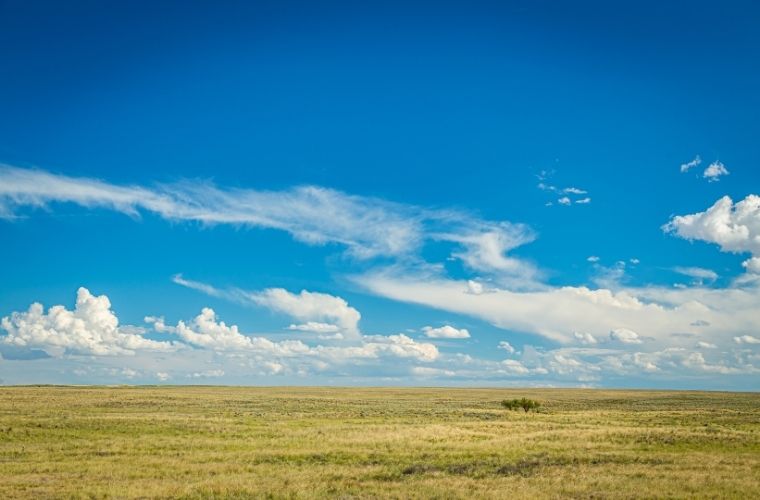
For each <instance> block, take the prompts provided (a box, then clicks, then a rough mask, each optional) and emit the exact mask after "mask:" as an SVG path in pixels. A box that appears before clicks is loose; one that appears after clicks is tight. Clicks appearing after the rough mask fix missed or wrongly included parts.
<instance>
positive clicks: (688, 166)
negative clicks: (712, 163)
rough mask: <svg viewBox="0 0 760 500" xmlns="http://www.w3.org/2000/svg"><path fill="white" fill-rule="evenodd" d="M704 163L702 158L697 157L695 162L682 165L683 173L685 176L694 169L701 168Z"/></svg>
mask: <svg viewBox="0 0 760 500" xmlns="http://www.w3.org/2000/svg"><path fill="white" fill-rule="evenodd" d="M701 163H702V158H700V157H699V155H697V156H695V157H694V159H693V160H691V161H690V162H687V163H682V164H681V173H682V174H684V173H686V172H688V171H689V170H691V169H692V168H694V167H697V166H699V165H700V164H701Z"/></svg>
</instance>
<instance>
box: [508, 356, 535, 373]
mask: <svg viewBox="0 0 760 500" xmlns="http://www.w3.org/2000/svg"><path fill="white" fill-rule="evenodd" d="M501 369H502V370H503V371H504V372H506V373H509V374H512V375H527V374H528V373H530V370H529V369H528V368H527V367H526V366H525V365H523V364H522V363H521V362H520V361H517V360H515V359H505V360H504V361H502V362H501Z"/></svg>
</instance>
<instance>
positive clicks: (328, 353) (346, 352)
mask: <svg viewBox="0 0 760 500" xmlns="http://www.w3.org/2000/svg"><path fill="white" fill-rule="evenodd" d="M146 321H147V322H149V323H151V324H153V326H154V328H155V329H156V330H157V331H160V332H170V333H173V334H175V335H177V336H178V337H179V338H180V339H182V341H184V342H186V343H188V344H190V345H192V346H193V347H196V348H200V349H209V350H214V351H219V352H224V353H246V352H250V353H254V354H257V355H259V356H263V357H262V358H261V359H262V362H263V361H267V362H277V363H280V364H282V365H283V366H285V365H284V361H283V360H284V359H301V360H307V361H310V362H312V361H318V360H321V362H326V361H330V362H332V363H346V362H350V361H351V360H361V359H377V358H380V357H382V356H391V357H397V358H410V359H416V360H417V361H424V362H428V361H433V360H435V359H436V358H437V357H438V354H439V352H438V348H437V347H436V346H435V345H433V344H430V343H426V342H417V341H415V340H414V339H412V338H410V337H408V336H406V335H403V334H398V335H387V336H384V335H364V336H360V337H359V338H358V339H357V340H355V341H354V342H352V343H349V345H346V346H324V345H316V346H310V345H308V344H306V343H304V342H303V341H301V340H282V341H273V340H270V339H268V338H266V337H263V336H259V335H246V334H244V333H242V332H241V331H240V329H239V328H238V326H237V325H227V324H226V323H225V322H224V321H221V320H219V318H218V317H217V315H216V313H215V312H214V311H213V310H212V309H210V308H204V309H203V310H202V311H201V313H200V314H199V315H198V316H196V317H195V318H194V319H193V320H191V321H189V322H185V321H179V322H178V323H177V324H176V326H167V325H166V324H165V323H164V320H163V319H161V318H156V317H152V316H149V317H146ZM333 338H334V337H333ZM325 366H328V365H325ZM280 371H281V370H277V372H280Z"/></svg>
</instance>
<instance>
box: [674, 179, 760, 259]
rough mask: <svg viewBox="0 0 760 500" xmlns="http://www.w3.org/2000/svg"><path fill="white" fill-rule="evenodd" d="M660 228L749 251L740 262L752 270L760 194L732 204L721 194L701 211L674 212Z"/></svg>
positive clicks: (758, 244) (759, 250)
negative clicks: (746, 256)
mask: <svg viewBox="0 0 760 500" xmlns="http://www.w3.org/2000/svg"><path fill="white" fill-rule="evenodd" d="M662 228H663V230H664V231H666V232H668V233H672V234H675V235H676V236H679V237H681V238H684V239H687V240H690V241H693V240H699V241H706V242H708V243H716V244H718V245H719V246H720V249H721V250H723V251H724V252H734V253H741V252H749V253H751V254H752V256H753V258H752V259H749V260H747V261H745V263H744V266H745V267H746V268H747V270H748V271H750V272H753V271H754V270H755V269H756V264H757V261H755V260H754V258H755V257H760V196H757V195H754V194H751V195H748V196H747V197H746V198H744V199H743V200H742V201H739V202H737V203H736V204H734V203H733V201H732V200H731V198H729V197H728V196H724V197H723V198H721V199H719V200H718V201H716V202H715V204H713V206H711V207H710V208H708V209H707V210H705V211H704V212H698V213H695V214H691V215H678V216H675V217H673V218H672V219H671V220H670V222H668V223H667V224H665V225H664V226H663V227H662Z"/></svg>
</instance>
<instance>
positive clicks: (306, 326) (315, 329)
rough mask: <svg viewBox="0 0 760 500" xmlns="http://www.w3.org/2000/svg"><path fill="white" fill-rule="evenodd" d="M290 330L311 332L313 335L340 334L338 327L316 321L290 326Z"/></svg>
mask: <svg viewBox="0 0 760 500" xmlns="http://www.w3.org/2000/svg"><path fill="white" fill-rule="evenodd" d="M288 330H297V331H299V332H311V333H322V334H325V333H337V332H340V327H339V326H338V325H333V324H330V323H319V322H316V321H308V322H306V323H301V324H298V325H290V326H288Z"/></svg>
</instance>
